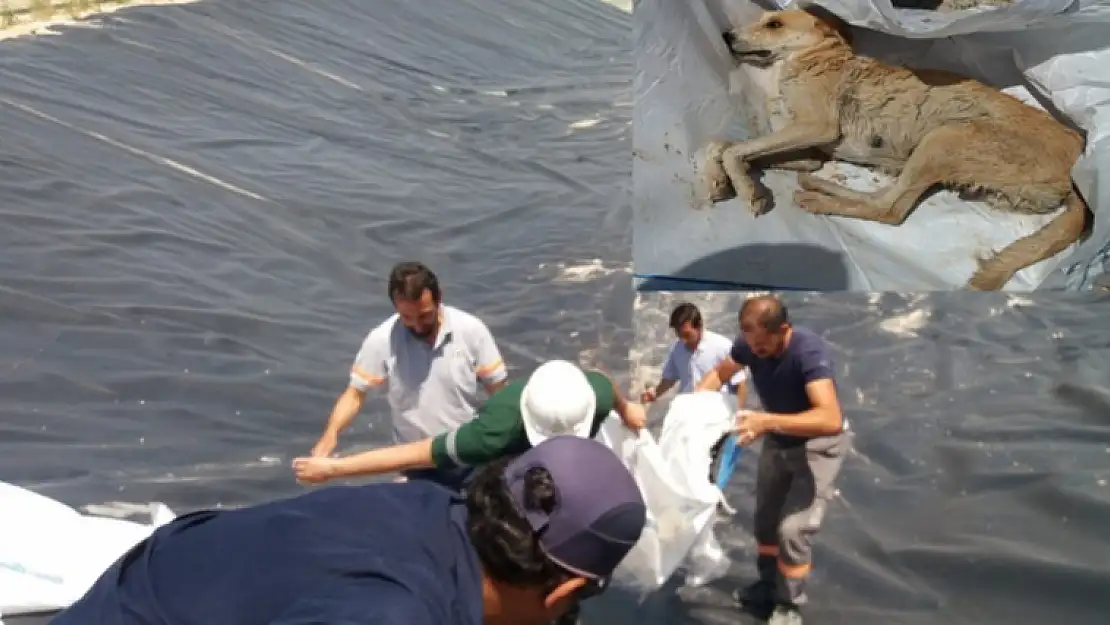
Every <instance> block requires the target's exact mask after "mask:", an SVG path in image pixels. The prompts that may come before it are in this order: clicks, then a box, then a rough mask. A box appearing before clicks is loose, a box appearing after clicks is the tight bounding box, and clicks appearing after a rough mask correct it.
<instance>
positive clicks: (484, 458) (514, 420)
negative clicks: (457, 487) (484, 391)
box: [432, 382, 529, 469]
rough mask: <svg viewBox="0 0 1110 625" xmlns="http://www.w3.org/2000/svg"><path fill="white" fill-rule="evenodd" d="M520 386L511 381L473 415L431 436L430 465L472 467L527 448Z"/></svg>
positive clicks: (519, 383) (521, 383) (443, 467)
mask: <svg viewBox="0 0 1110 625" xmlns="http://www.w3.org/2000/svg"><path fill="white" fill-rule="evenodd" d="M523 385H524V383H523V382H515V383H511V384H510V385H509V386H506V387H505V388H503V389H501V390H500V391H498V392H497V393H495V394H494V396H493V397H492V398H490V400H489V401H487V402H486V403H485V404H483V405H482V407H481V408H479V409H478V415H477V416H476V417H474V418H473V419H471V420H470V421H467V422H466V423H464V424H462V425H460V426H459V427H457V428H455V429H454V430H451V431H449V432H445V433H443V434H440V435H439V436H436V437H435V438H434V439H432V464H434V465H435V467H436V468H437V469H449V468H454V467H459V466H475V465H480V464H486V463H488V462H493V461H494V460H498V459H501V458H504V457H505V456H511V455H514V454H518V453H522V452H524V451H526V450H527V449H528V447H529V445H528V437H527V435H525V433H524V420H523V419H521V416H520V408H519V398H520V392H519V391H520V389H519V388H517V387H523ZM514 400H515V401H514Z"/></svg>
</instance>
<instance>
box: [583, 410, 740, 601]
mask: <svg viewBox="0 0 1110 625" xmlns="http://www.w3.org/2000/svg"><path fill="white" fill-rule="evenodd" d="M730 399H732V398H729V397H726V396H724V395H722V394H721V393H712V392H700V393H685V394H681V395H677V396H676V397H675V398H674V400H673V401H672V402H671V405H670V408H669V409H668V411H667V415H666V417H665V419H664V421H663V430H662V432H661V433H660V436H659V441H658V442H656V441H655V439H654V438H653V437H652V435H651V434H650V433H648V432H647V431H646V430H645V431H641V432H640V434H639V435H634V434H632V433H631V432H630V431H629V430H628V429H626V428H625V427H624V426H623V425H622V424H621V422H620V420H619V419H616V418H612V419H608V420H607V421H606V423H605V425H604V426H603V427H602V430H601V432H600V433H599V434H598V436H597V438H598V440H600V441H602V442H603V443H605V444H606V445H608V446H609V447H610V448H612V449H613V450H614V451H615V452H616V453H617V455H619V456H620V457H621V459H622V460H623V461H624V463H625V464H626V465H627V466H628V467H629V469H630V470H631V471H632V474H633V475H634V476H635V478H636V482H637V484H639V486H640V490H641V492H642V493H643V495H644V500H645V501H646V502H647V508H648V523H647V526H646V527H645V529H644V533H643V536H642V537H641V538H640V542H638V543H637V544H636V546H635V547H634V548H633V549H632V551H631V552H630V553H629V554H628V556H627V557H625V559H624V560H623V561H622V562H621V565H620V567H619V568H618V569H617V571H616V573H615V574H614V576H613V579H614V583H616V584H619V585H621V586H623V587H625V588H629V589H632V590H634V591H640V592H643V593H647V592H650V591H652V590H655V589H657V588H659V587H660V586H662V585H663V584H664V583H666V582H667V580H668V579H669V578H670V577H671V575H673V574H674V573H675V572H676V571H677V570H678V569H679V568H680V567H682V568H684V569H685V574H686V576H685V583H686V584H687V585H691V586H697V585H701V584H704V583H707V582H709V581H711V580H713V579H715V578H718V577H720V576H722V575H724V574H725V572H727V570H728V564H729V561H728V558H727V556H726V554H725V552H724V550H722V549H721V547H720V544H719V543H718V542H717V538H716V535H715V534H714V531H713V521H714V520H715V518H716V514H717V503H718V502H720V501H721V491H720V490H719V489H718V488H717V487H716V485H714V484H713V483H711V482H710V481H709V468H710V461H711V460H710V449H711V447H712V446H713V444H714V443H716V442H717V441H718V440H719V439H720V438H721V436H722V435H723V434H724V433H725V432H727V431H728V430H729V429H730V427H731V424H732V415H733V413H734V411H735V401H730Z"/></svg>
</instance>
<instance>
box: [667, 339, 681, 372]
mask: <svg viewBox="0 0 1110 625" xmlns="http://www.w3.org/2000/svg"><path fill="white" fill-rule="evenodd" d="M677 349H678V344H677V343H675V344H674V345H671V351H669V352H667V360H666V361H664V362H663V379H664V380H680V379H682V376H681V374H679V372H678V363H676V362H675V359H674V355H675V351H676V350H677Z"/></svg>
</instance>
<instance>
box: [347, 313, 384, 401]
mask: <svg viewBox="0 0 1110 625" xmlns="http://www.w3.org/2000/svg"><path fill="white" fill-rule="evenodd" d="M388 361H389V333H388V332H386V331H384V329H383V328H380V327H379V328H375V329H374V330H373V331H371V332H370V334H368V335H366V340H364V341H363V342H362V347H361V348H359V350H358V354H356V355H355V362H354V364H353V365H351V381H350V385H351V386H352V387H353V388H356V389H358V390H360V391H366V390H369V389H371V388H373V387H375V386H378V385H380V384H381V383H382V382H385V380H386V378H387V377H388V376H389V371H388V367H387V365H386V363H387V362H388Z"/></svg>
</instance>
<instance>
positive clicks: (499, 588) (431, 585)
mask: <svg viewBox="0 0 1110 625" xmlns="http://www.w3.org/2000/svg"><path fill="white" fill-rule="evenodd" d="M464 497H465V498H464ZM646 514H647V511H646V508H645V506H644V501H643V499H642V497H641V495H640V491H639V488H638V487H637V486H636V482H635V480H634V479H633V478H632V475H631V474H630V473H629V472H628V470H627V469H626V468H625V467H624V465H623V464H622V463H621V461H620V459H619V458H617V456H616V455H615V454H614V453H613V452H612V451H611V450H610V449H609V448H607V447H605V446H604V445H602V444H601V443H599V442H597V441H593V440H589V439H584V438H579V437H577V436H557V437H554V438H550V439H548V440H546V441H544V442H542V443H540V444H539V445H537V446H535V447H533V448H532V449H530V450H528V451H527V452H525V453H523V454H521V455H520V456H517V457H516V458H515V459H510V458H506V459H503V460H499V461H496V462H493V463H491V464H489V465H486V466H485V467H483V468H482V469H480V470H478V471H477V472H476V474H475V476H474V479H473V481H472V482H471V483H470V485H469V487H468V490H467V493H466V495H465V496H461V495H459V494H457V493H453V492H451V491H449V490H447V489H446V488H444V487H442V486H439V485H437V484H433V483H430V482H425V481H414V482H411V483H407V484H371V485H366V486H353V487H352V486H334V487H328V488H323V489H320V490H317V491H314V492H311V493H308V494H305V495H300V496H297V497H292V498H289V499H284V500H279V501H275V502H271V503H265V504H261V505H257V506H250V507H247V508H242V509H237V510H211V511H202V512H197V513H193V514H189V515H185V516H183V517H180V518H178V519H176V520H175V521H173V522H172V523H170V524H168V525H165V526H163V527H160V528H158V529H157V530H155V532H154V533H153V534H152V535H151V536H150V538H148V539H147V540H145V541H143V542H141V543H139V545H137V546H136V547H135V548H134V549H132V550H131V551H130V552H128V553H127V554H125V555H124V556H123V557H122V558H120V560H119V561H117V562H116V563H115V564H113V565H112V566H111V567H110V568H109V569H108V571H107V572H105V573H104V574H103V575H102V576H101V577H100V579H98V580H97V581H96V583H95V584H94V585H93V586H92V588H90V589H89V591H88V592H87V593H86V594H85V595H84V596H83V597H82V598H81V599H79V600H78V601H77V602H76V603H74V604H73V605H72V606H70V607H69V608H68V609H67V610H65V611H64V612H62V613H61V614H60V615H58V616H57V617H56V618H54V619H53V620H52V621H51V623H52V624H53V625H94V624H95V625H325V624H326V625H451V624H457V625H542V624H544V623H549V622H551V621H553V620H555V619H558V618H559V617H560V616H561V615H562V614H563V613H565V612H566V611H567V609H568V608H569V607H570V606H571V605H573V604H575V603H576V602H577V601H579V600H581V599H584V598H587V597H589V596H593V595H595V594H597V593H598V592H601V591H602V590H604V588H605V587H606V583H607V581H608V578H609V576H610V575H611V574H612V573H613V571H614V569H615V568H616V566H617V564H619V563H620V561H621V560H622V559H623V558H624V557H625V555H626V554H627V553H628V551H629V550H630V549H631V548H632V546H633V545H634V544H635V543H636V541H637V540H639V538H640V534H641V532H642V531H643V528H644V523H645V520H646Z"/></svg>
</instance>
